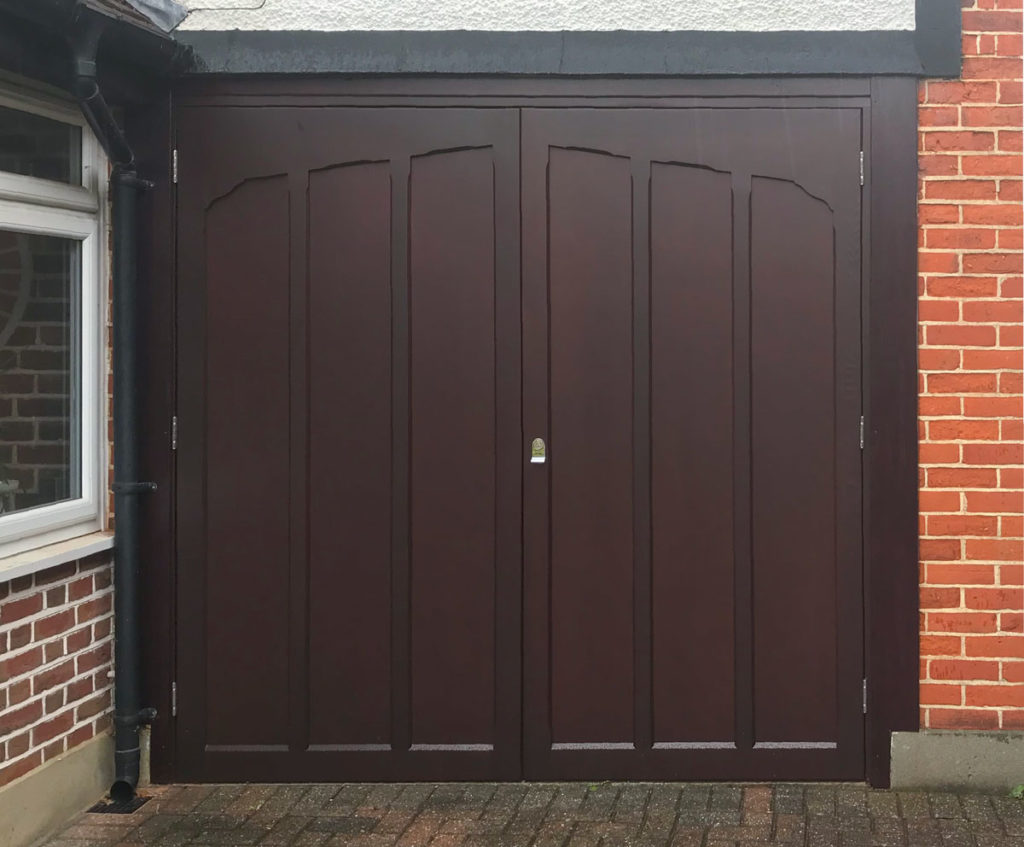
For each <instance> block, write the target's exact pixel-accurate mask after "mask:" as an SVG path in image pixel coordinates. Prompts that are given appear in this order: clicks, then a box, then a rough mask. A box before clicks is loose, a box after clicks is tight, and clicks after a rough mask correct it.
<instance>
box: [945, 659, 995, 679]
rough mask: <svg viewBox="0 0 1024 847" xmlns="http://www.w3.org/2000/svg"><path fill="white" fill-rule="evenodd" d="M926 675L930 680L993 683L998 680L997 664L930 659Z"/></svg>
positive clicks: (968, 660)
mask: <svg viewBox="0 0 1024 847" xmlns="http://www.w3.org/2000/svg"><path fill="white" fill-rule="evenodd" d="M928 675H929V676H930V677H931V678H932V679H944V680H960V681H965V680H992V681H995V680H998V679H999V662H994V661H977V660H975V661H972V660H970V659H932V660H930V661H929V662H928Z"/></svg>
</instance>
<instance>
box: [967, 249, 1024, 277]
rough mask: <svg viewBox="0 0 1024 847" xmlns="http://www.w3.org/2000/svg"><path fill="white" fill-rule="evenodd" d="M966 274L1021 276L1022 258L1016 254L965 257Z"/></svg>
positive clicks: (969, 255) (984, 254)
mask: <svg viewBox="0 0 1024 847" xmlns="http://www.w3.org/2000/svg"><path fill="white" fill-rule="evenodd" d="M963 268H964V272H965V273H980V274H1019V273H1020V272H1021V269H1022V260H1021V256H1020V255H1018V254H1015V253H975V254H968V255H966V256H964V257H963Z"/></svg>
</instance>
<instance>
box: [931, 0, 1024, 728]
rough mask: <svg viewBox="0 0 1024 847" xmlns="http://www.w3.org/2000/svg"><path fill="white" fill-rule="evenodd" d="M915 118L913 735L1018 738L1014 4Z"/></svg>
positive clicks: (1023, 598) (1018, 219)
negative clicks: (917, 645) (917, 639)
mask: <svg viewBox="0 0 1024 847" xmlns="http://www.w3.org/2000/svg"><path fill="white" fill-rule="evenodd" d="M963 6H964V9H963V29H964V36H963V46H964V70H963V77H962V79H961V80H956V81H950V80H929V81H925V82H922V83H921V84H920V88H919V95H920V96H919V100H920V107H919V112H918V119H919V126H920V148H919V154H920V155H919V164H920V195H919V207H918V208H919V222H920V227H921V229H920V242H919V244H920V254H919V269H920V283H919V293H920V300H919V306H920V308H919V320H920V371H921V374H920V391H921V397H920V410H919V411H920V434H921V444H920V461H921V471H920V474H921V504H920V505H921V595H920V599H921V688H920V695H921V701H920V702H921V725H922V726H923V727H927V728H932V729H1022V728H1024V630H1022V609H1024V587H1022V585H1024V579H1022V567H1021V564H1020V563H1021V560H1022V558H1024V540H1022V534H1024V529H1022V525H1024V520H1022V517H1021V516H1022V512H1024V491H1022V487H1024V486H1022V478H1024V473H1022V468H1021V464H1022V461H1024V445H1022V430H1024V427H1022V422H1021V421H1022V404H1024V400H1022V396H1021V394H1022V389H1021V382H1022V369H1024V350H1022V341H1021V324H1022V317H1024V301H1022V299H1021V274H1022V254H1021V243H1022V239H1021V235H1022V227H1021V223H1022V218H1024V216H1022V209H1021V203H1020V198H1021V176H1022V158H1021V154H1020V150H1021V123H1022V114H1021V102H1022V97H1021V76H1022V63H1021V55H1022V54H1021V21H1022V13H1021V11H1020V10H1021V6H1022V0H964V2H963Z"/></svg>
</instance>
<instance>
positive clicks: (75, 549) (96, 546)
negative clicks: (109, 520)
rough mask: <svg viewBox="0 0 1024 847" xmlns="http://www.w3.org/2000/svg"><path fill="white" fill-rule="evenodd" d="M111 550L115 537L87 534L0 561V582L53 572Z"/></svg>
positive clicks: (101, 533) (111, 534) (97, 533)
mask: <svg viewBox="0 0 1024 847" xmlns="http://www.w3.org/2000/svg"><path fill="white" fill-rule="evenodd" d="M113 546H114V533H112V532H90V533H89V534H88V535H80V536H78V538H70V539H68V540H67V541H61V542H58V543H57V544H47V545H46V546H45V547H36V548H35V549H34V550H26V551H25V552H24V553H16V554H14V555H13V556H7V557H5V558H2V559H0V582H10V581H11V580H12V579H17V578H18V577H19V576H27V575H28V574H34V573H37V572H39V571H45V570H46V569H47V568H55V567H56V566H57V565H63V564H64V563H65V562H73V561H74V560H75V559H83V558H85V557H86V556H91V555H92V554H93V553H101V552H102V551H104V550H110V549H111V548H112V547H113Z"/></svg>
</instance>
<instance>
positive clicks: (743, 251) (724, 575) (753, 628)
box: [522, 109, 863, 779]
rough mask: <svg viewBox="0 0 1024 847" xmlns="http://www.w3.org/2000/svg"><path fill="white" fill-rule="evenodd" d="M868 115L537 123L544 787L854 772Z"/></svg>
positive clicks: (536, 573)
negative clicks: (858, 373) (864, 130)
mask: <svg viewBox="0 0 1024 847" xmlns="http://www.w3.org/2000/svg"><path fill="white" fill-rule="evenodd" d="M859 120H860V117H859V113H858V112H857V111H855V110H842V109H831V110H829V109H817V110H797V109H793V110H782V109H779V110H739V109H735V110H733V109H689V110H679V111H671V110H643V109H636V110H628V111H626V110H599V109H565V110H524V115H523V131H522V139H523V142H522V143H523V147H522V162H523V164H522V168H523V177H522V184H523V285H524V292H523V297H524V300H523V302H524V315H523V321H524V336H523V337H524V421H525V426H526V435H527V437H531V438H532V437H534V436H542V437H546V438H549V439H550V454H549V458H548V462H547V463H546V464H527V465H525V466H524V474H525V478H524V485H525V489H524V490H525V493H526V496H525V501H524V503H525V506H524V508H525V511H524V519H525V524H524V538H525V544H526V546H525V550H524V553H525V565H524V579H525V582H524V609H525V618H524V625H525V629H524V674H525V677H524V685H525V688H524V711H525V715H526V720H525V726H524V731H525V757H526V758H525V767H526V774H527V776H529V777H531V778H555V779H563V778H567V779H572V778H586V779H596V778H639V777H647V778H730V779H773V778H808V777H827V778H855V777H858V776H861V775H862V774H863V719H862V716H861V715H860V709H859V705H860V681H861V677H862V668H863V662H862V647H861V636H862V631H861V628H860V624H859V621H860V620H861V615H862V610H861V589H860V572H861V563H860V541H859V538H858V536H857V534H856V527H858V526H859V522H860V517H859V496H860V495H859V486H860V483H859V480H860V455H859V446H858V420H859V416H860V388H859V383H858V381H857V379H855V378H853V374H854V372H855V370H856V368H855V365H854V363H856V362H857V361H859V356H860V350H859V324H860V313H859V310H860V307H859V297H860V260H859V245H860V187H859V182H858V177H857V174H858V165H857V163H858V153H859V138H860V126H859ZM823 151H827V153H825V152H823ZM591 649H593V651H595V652H596V653H597V654H598V657H597V658H595V656H594V653H593V652H591Z"/></svg>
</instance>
